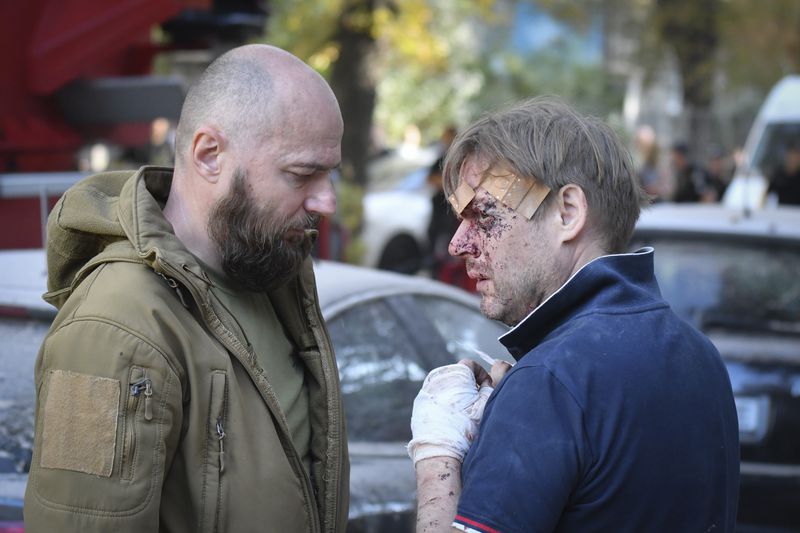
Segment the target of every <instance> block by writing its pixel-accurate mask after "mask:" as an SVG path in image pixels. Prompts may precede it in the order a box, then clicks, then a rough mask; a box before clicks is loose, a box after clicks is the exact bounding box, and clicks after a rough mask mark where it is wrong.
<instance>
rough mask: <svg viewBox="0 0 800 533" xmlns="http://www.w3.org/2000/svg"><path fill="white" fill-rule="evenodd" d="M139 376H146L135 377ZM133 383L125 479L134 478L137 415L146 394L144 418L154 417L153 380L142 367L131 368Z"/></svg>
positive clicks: (127, 420)
mask: <svg viewBox="0 0 800 533" xmlns="http://www.w3.org/2000/svg"><path fill="white" fill-rule="evenodd" d="M138 376H144V377H141V378H138V379H134V378H135V377H138ZM131 382H132V383H131V384H130V386H129V387H128V391H129V394H128V399H127V403H126V408H125V427H124V429H123V435H124V440H123V444H122V461H121V463H122V464H121V467H120V477H121V478H122V479H125V480H131V479H133V471H134V466H135V461H134V456H135V454H136V415H137V413H138V412H139V404H140V403H142V402H141V398H142V396H144V419H145V420H147V421H148V422H149V421H150V420H152V419H153V406H152V398H153V382H152V381H151V380H150V378H148V377H146V373H145V371H144V370H143V369H142V368H140V367H133V368H131Z"/></svg>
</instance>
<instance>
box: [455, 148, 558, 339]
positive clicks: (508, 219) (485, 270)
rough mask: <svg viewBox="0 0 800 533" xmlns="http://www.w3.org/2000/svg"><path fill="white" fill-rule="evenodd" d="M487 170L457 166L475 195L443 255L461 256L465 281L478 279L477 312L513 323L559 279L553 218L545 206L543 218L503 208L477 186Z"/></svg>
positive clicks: (472, 161)
mask: <svg viewBox="0 0 800 533" xmlns="http://www.w3.org/2000/svg"><path fill="white" fill-rule="evenodd" d="M487 168H488V164H487V163H486V162H485V161H483V160H481V159H478V158H475V157H469V158H467V159H466V161H465V163H464V165H463V166H462V168H461V172H460V179H461V180H463V181H465V182H466V183H467V184H468V185H469V186H470V187H472V188H473V189H474V190H475V197H474V198H473V200H472V201H471V202H470V203H469V204H468V205H467V206H466V208H464V210H463V211H462V212H461V217H462V220H461V225H460V226H459V228H458V230H457V231H456V233H455V235H453V238H452V240H451V241H450V250H449V251H450V254H451V255H455V256H464V257H465V259H466V262H467V272H468V274H469V277H470V278H472V279H476V280H477V281H478V283H477V290H478V292H479V293H480V294H481V297H482V299H481V311H482V312H483V314H485V315H486V316H487V317H489V318H492V319H495V320H500V321H502V322H504V323H505V324H508V325H516V324H518V323H519V322H520V321H521V320H522V319H523V318H525V316H527V314H528V313H530V311H532V310H533V309H535V308H536V307H537V306H538V305H539V304H540V303H541V302H542V301H544V300H545V299H546V298H547V297H548V296H550V294H552V293H553V292H554V291H555V290H556V289H558V287H559V286H561V284H562V283H563V282H564V280H565V276H564V273H563V272H564V269H563V268H561V267H560V263H559V254H558V251H559V246H558V240H557V236H556V234H555V231H554V229H553V228H554V224H553V223H552V222H551V219H552V218H553V217H555V216H558V215H557V213H555V211H556V210H555V209H553V208H552V206H551V207H549V208H548V207H547V202H545V204H543V205H542V206H541V207H540V209H548V211H547V212H546V213H545V216H534V217H533V219H532V220H527V219H526V218H525V217H523V216H522V215H520V214H519V213H517V212H516V211H514V210H512V209H510V208H508V207H506V206H505V205H503V204H502V203H501V202H499V201H498V200H496V199H495V198H494V197H493V196H492V195H490V194H489V193H488V192H486V190H485V189H484V188H483V187H481V186H480V185H479V184H480V182H481V178H482V177H483V175H484V173H485V172H486V170H487ZM551 211H552V213H551Z"/></svg>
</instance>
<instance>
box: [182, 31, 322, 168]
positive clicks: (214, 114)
mask: <svg viewBox="0 0 800 533" xmlns="http://www.w3.org/2000/svg"><path fill="white" fill-rule="evenodd" d="M320 107H331V108H333V109H335V110H336V112H337V113H338V104H337V103H336V98H335V97H334V95H333V91H331V89H330V87H329V86H328V84H327V82H325V80H324V79H323V78H322V76H320V75H319V74H318V73H317V72H316V71H314V70H313V69H312V68H311V67H309V66H308V65H306V64H305V63H303V62H302V61H301V60H300V59H298V58H297V57H295V56H293V55H292V54H290V53H289V52H286V51H285V50H281V49H280V48H276V47H274V46H269V45H247V46H242V47H239V48H234V49H233V50H231V51H229V52H227V53H225V54H223V55H222V56H220V57H219V58H217V59H216V60H215V61H214V62H212V63H211V65H209V67H208V68H207V69H206V71H205V72H204V73H203V74H202V75H201V76H200V78H199V79H198V80H197V82H196V83H195V84H194V85H193V86H192V88H191V89H190V90H189V92H188V94H187V95H186V99H185V101H184V104H183V109H182V110H181V117H180V121H179V123H178V129H177V137H176V167H179V166H182V164H183V160H184V158H185V157H186V154H187V151H188V150H189V147H190V145H191V143H192V137H193V136H194V134H195V132H196V131H197V130H198V129H199V128H201V127H202V126H211V127H214V128H216V129H219V130H220V131H222V132H223V133H224V134H225V136H226V137H227V139H228V141H229V142H231V143H232V144H242V143H258V142H262V141H263V140H264V139H265V138H267V137H269V136H270V135H271V134H272V133H274V132H276V131H283V130H285V128H286V127H292V125H294V124H296V123H297V122H298V121H297V120H292V119H297V118H298V117H297V114H298V113H303V114H309V111H312V112H313V110H315V109H319V108H320ZM300 122H301V123H302V120H300Z"/></svg>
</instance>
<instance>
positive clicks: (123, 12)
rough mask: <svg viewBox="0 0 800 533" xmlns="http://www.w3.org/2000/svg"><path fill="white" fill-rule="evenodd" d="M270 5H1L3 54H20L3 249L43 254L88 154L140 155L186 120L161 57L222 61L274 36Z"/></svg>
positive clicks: (0, 159) (4, 129) (11, 90)
mask: <svg viewBox="0 0 800 533" xmlns="http://www.w3.org/2000/svg"><path fill="white" fill-rule="evenodd" d="M262 4H265V0H264V1H259V0H114V1H113V2H109V1H107V0H25V1H20V2H0V49H2V50H4V51H7V52H8V51H13V53H4V54H2V55H0V80H2V81H0V249H3V248H34V247H41V246H42V232H43V228H42V225H41V222H42V219H43V213H46V211H47V208H48V207H49V206H51V205H52V203H54V201H55V199H57V198H58V196H59V195H60V194H61V192H63V186H64V185H65V184H66V183H67V182H68V181H69V180H75V179H77V178H78V177H79V176H78V175H75V174H63V172H69V171H75V170H77V159H78V158H77V154H78V151H79V150H80V148H81V147H83V146H86V145H88V144H91V143H95V142H98V141H103V142H108V143H113V144H114V145H115V146H119V147H123V148H135V147H141V146H143V145H145V144H146V143H147V142H148V140H149V135H150V123H151V121H153V120H154V119H156V118H167V119H177V117H178V114H179V112H180V106H181V104H182V102H183V96H184V80H182V79H180V78H176V77H166V76H156V75H153V74H152V67H153V60H154V58H155V56H156V55H157V54H159V53H161V52H165V51H175V50H186V49H193V50H201V51H202V50H205V51H207V52H209V54H208V55H209V59H211V58H213V56H212V55H211V51H212V50H213V51H214V53H217V52H219V51H221V50H225V49H226V48H229V47H232V46H235V45H237V44H241V43H242V42H245V41H246V40H247V39H248V38H250V37H253V36H257V35H261V34H262V33H263V30H264V23H265V20H266V10H265V9H264V7H263V5H262ZM156 27H160V29H161V35H163V38H161V39H159V42H155V40H154V39H153V38H152V37H151V35H152V33H153V29H154V28H156ZM52 172H57V173H58V174H49V173H52ZM30 173H34V174H30ZM42 173H47V174H42Z"/></svg>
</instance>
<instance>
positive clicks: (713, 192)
mask: <svg viewBox="0 0 800 533" xmlns="http://www.w3.org/2000/svg"><path fill="white" fill-rule="evenodd" d="M705 174H706V185H705V189H704V190H703V192H702V194H701V200H702V201H703V202H719V201H721V200H722V196H723V195H724V194H725V189H727V188H728V183H730V181H731V175H732V169H731V165H730V163H729V161H728V158H727V156H726V155H725V152H724V151H723V150H722V149H721V148H720V147H718V146H715V147H713V148H712V149H711V155H710V156H709V158H708V163H706V170H705Z"/></svg>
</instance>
